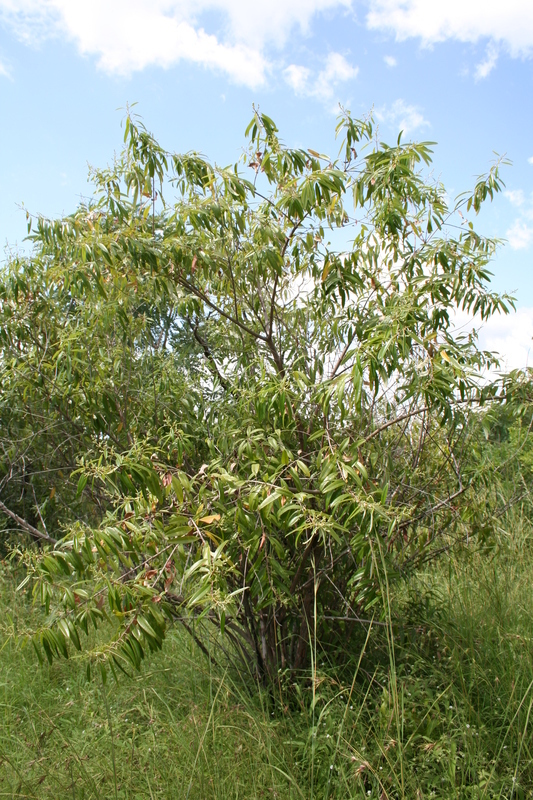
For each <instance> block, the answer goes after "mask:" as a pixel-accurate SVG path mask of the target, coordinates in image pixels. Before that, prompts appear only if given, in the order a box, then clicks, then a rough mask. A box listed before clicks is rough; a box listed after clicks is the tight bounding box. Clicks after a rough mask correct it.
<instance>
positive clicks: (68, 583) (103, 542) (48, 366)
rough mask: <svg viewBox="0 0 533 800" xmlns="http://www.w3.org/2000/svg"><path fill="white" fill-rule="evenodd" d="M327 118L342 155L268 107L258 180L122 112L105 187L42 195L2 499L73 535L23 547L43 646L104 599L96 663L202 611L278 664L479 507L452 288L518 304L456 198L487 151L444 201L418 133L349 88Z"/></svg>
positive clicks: (6, 314) (13, 335) (11, 325)
mask: <svg viewBox="0 0 533 800" xmlns="http://www.w3.org/2000/svg"><path fill="white" fill-rule="evenodd" d="M337 134H338V135H339V136H340V137H342V145H341V149H340V153H339V157H338V158H337V160H334V161H332V160H330V159H329V157H327V156H323V155H321V154H319V153H318V152H316V151H314V150H302V149H292V148H289V147H287V146H285V145H284V144H283V143H282V141H281V140H280V138H279V137H278V131H277V128H276V126H275V125H274V123H273V122H272V120H271V119H269V118H268V117H267V116H266V115H264V114H259V113H255V114H254V117H253V119H252V122H251V123H250V125H249V127H248V130H247V136H248V142H249V144H248V148H247V151H246V154H245V157H244V168H245V171H246V172H247V173H248V175H249V176H251V177H250V178H246V177H244V176H243V172H242V169H240V168H239V167H238V166H237V165H236V166H235V167H233V168H225V169H221V168H218V167H216V166H213V165H212V164H210V163H209V162H208V161H207V160H205V159H204V158H202V157H200V156H199V155H197V154H194V153H192V154H188V155H184V156H183V155H176V154H173V153H169V152H167V151H165V150H164V149H163V148H162V147H161V146H160V145H159V144H158V143H157V142H156V140H155V139H154V138H153V136H152V135H151V134H150V133H149V132H148V131H147V130H146V129H145V127H144V126H143V124H142V123H141V122H140V121H139V120H138V119H137V118H135V117H133V116H132V115H129V116H128V117H127V118H126V121H125V145H126V146H125V149H124V152H123V153H122V155H121V157H120V158H119V159H118V160H117V161H116V163H115V164H114V165H113V166H112V167H111V168H109V169H106V170H102V171H95V172H94V173H93V179H94V183H95V200H94V202H92V203H91V204H89V205H83V206H80V208H78V209H77V210H76V211H75V213H74V214H72V215H71V216H68V217H65V218H63V219H60V220H55V221H49V220H45V219H38V220H37V223H36V227H35V230H34V232H33V234H32V240H33V243H34V252H33V255H32V256H31V257H30V258H27V259H22V258H16V259H14V260H13V261H12V263H11V264H10V265H9V267H8V269H7V270H6V271H5V275H4V276H3V281H2V286H1V289H0V292H1V297H2V312H1V315H2V320H1V325H0V328H1V329H2V335H1V336H2V338H1V342H2V356H1V369H2V373H3V374H2V395H1V403H2V405H1V409H0V414H1V418H2V431H3V439H4V441H3V445H2V447H3V457H2V472H3V479H2V483H3V491H4V497H5V498H6V502H5V503H4V502H3V503H2V506H1V508H2V510H3V511H4V513H5V514H10V515H11V516H10V518H11V519H15V520H17V519H18V520H19V523H20V526H21V527H22V529H24V530H26V532H29V533H32V532H33V534H34V535H35V536H36V535H37V534H39V535H41V536H42V534H43V533H46V535H47V536H49V537H50V538H53V539H57V540H58V541H57V543H55V544H54V545H53V547H48V546H47V545H46V544H45V545H44V550H45V552H44V553H43V552H42V551H39V552H31V551H30V552H29V553H27V554H26V560H27V564H28V568H29V571H28V575H27V578H26V581H31V582H32V584H33V591H34V594H35V597H37V598H39V599H40V600H41V601H42V602H43V603H44V605H45V606H46V611H47V614H48V617H47V621H46V623H45V624H44V625H43V627H42V628H41V629H40V630H39V631H37V632H35V635H34V637H33V642H34V644H35V647H36V650H37V653H38V654H39V657H40V658H42V650H44V653H45V655H46V656H47V658H48V659H49V660H50V661H51V660H52V659H53V658H54V657H56V656H58V655H64V656H66V655H68V649H69V646H70V644H72V645H73V646H75V647H76V648H78V649H81V648H83V647H85V646H86V645H85V644H84V643H83V636H82V635H81V633H82V631H84V632H85V634H87V633H88V631H89V626H90V625H91V624H94V626H95V627H98V626H99V625H100V623H101V622H102V620H104V619H105V620H107V621H108V623H109V624H108V625H107V627H105V630H106V631H107V633H108V636H107V639H106V641H105V643H104V644H100V645H99V646H98V647H96V646H95V647H93V649H92V650H91V657H92V659H93V661H95V662H96V661H98V662H100V663H102V664H103V663H104V662H107V663H109V664H110V665H111V667H112V668H114V667H115V666H116V667H119V668H121V669H123V668H127V666H128V665H131V666H134V667H139V665H140V663H141V661H142V659H143V658H144V656H145V653H146V652H147V651H149V650H150V649H152V650H153V649H157V648H159V647H161V645H162V642H163V639H164V636H165V631H166V628H167V625H168V624H169V622H170V621H172V620H179V621H180V622H181V623H182V624H183V625H184V626H185V627H186V628H187V630H189V631H190V632H191V634H192V635H194V636H195V637H196V638H197V641H198V643H199V644H200V646H201V647H203V648H204V649H205V640H203V639H202V637H201V633H200V629H199V627H198V620H200V619H201V620H203V621H204V626H207V627H209V626H215V627H216V630H218V631H220V633H221V634H222V636H223V639H225V640H226V641H227V642H228V643H230V644H231V647H232V652H233V653H234V654H235V653H240V654H241V655H242V656H243V657H244V658H245V659H252V661H253V663H254V664H255V668H256V670H257V672H258V673H259V674H260V675H261V676H262V677H263V678H264V679H265V680H269V679H271V678H272V677H273V676H274V675H276V674H277V673H278V670H280V669H281V670H285V671H288V673H289V674H291V675H295V674H297V673H298V671H299V670H301V669H302V668H303V667H305V665H306V663H307V660H308V658H309V652H310V644H312V643H313V641H316V640H317V639H318V640H321V641H327V640H328V639H329V640H331V639H332V638H333V637H335V636H336V635H338V634H339V632H342V631H343V630H344V629H345V627H346V626H347V625H349V624H351V623H353V622H356V621H357V620H359V619H360V617H361V615H368V614H369V613H373V612H371V611H370V609H372V607H373V606H375V605H376V604H379V603H380V601H381V599H382V586H383V582H382V578H383V576H388V579H392V577H393V575H395V574H398V573H401V572H406V571H408V570H411V569H415V568H416V566H417V564H419V563H421V562H422V561H423V560H425V559H427V558H430V557H432V556H434V555H435V553H437V552H440V551H443V550H446V549H447V548H448V547H450V546H451V545H452V544H453V543H454V542H457V541H461V540H463V539H464V537H465V536H467V535H469V536H471V535H472V532H473V531H474V532H475V527H476V525H477V524H478V522H479V519H480V518H481V517H482V516H483V513H484V512H483V510H482V509H480V508H479V504H477V503H476V490H477V487H478V485H479V483H478V482H479V472H478V471H476V469H475V467H474V466H473V465H472V460H471V459H469V457H468V456H469V452H468V446H467V443H468V439H469V436H470V433H471V430H472V426H473V425H475V423H476V410H477V409H478V408H479V405H480V403H482V402H488V401H490V400H491V399H494V398H495V397H496V389H495V387H494V386H492V385H490V384H488V383H487V382H486V381H481V380H480V375H481V373H482V371H483V370H484V369H485V368H486V367H488V366H491V365H493V364H494V363H495V359H494V357H493V356H492V355H491V354H490V353H486V352H482V351H480V350H479V349H478V347H477V344H476V336H475V333H474V332H472V333H469V334H467V335H458V334H455V333H454V331H453V314H454V312H455V310H456V309H463V310H466V311H468V312H471V313H474V314H479V315H480V316H481V318H482V319H487V318H488V317H490V315H492V314H494V313H496V312H504V313H505V312H507V310H508V307H509V303H512V300H511V299H510V298H507V297H500V296H498V295H497V294H495V293H493V292H491V291H490V290H489V288H488V281H489V277H490V272H489V271H488V264H489V262H490V258H491V256H492V254H493V252H494V249H495V247H496V244H497V243H496V242H495V241H494V240H491V239H487V238H484V237H482V236H480V235H479V234H477V233H476V232H475V230H474V226H473V223H472V222H471V221H469V220H468V219H466V218H465V217H464V216H463V213H464V214H468V213H469V212H476V213H477V212H478V211H479V209H480V207H481V205H482V203H483V202H484V201H485V200H486V199H487V198H490V199H492V197H493V195H494V194H495V193H496V192H498V191H500V189H501V187H502V182H501V180H500V177H499V166H500V165H499V164H495V165H494V167H493V168H492V169H491V170H490V172H489V174H488V175H487V176H486V177H484V178H480V179H479V181H478V183H477V185H476V187H475V189H474V192H473V193H472V194H471V195H463V196H461V197H459V198H458V200H457V202H456V203H455V204H454V205H452V206H451V207H450V206H449V205H448V202H447V199H446V194H445V191H444V188H443V187H442V186H441V185H440V184H437V183H435V182H434V181H432V180H431V179H430V178H428V177H426V176H425V174H424V171H423V168H424V165H425V166H427V165H429V163H430V160H431V152H432V151H431V149H430V145H431V143H422V144H415V143H407V144H404V143H402V141H401V137H399V138H398V141H397V143H396V145H394V146H389V145H387V144H385V143H380V142H375V141H374V139H373V136H374V130H373V125H372V121H371V119H367V120H363V121H357V120H354V119H352V117H351V116H350V115H349V113H347V112H342V114H341V116H340V119H339V124H338V127H337ZM172 192H174V193H175V197H174V198H173V199H172V201H171V202H170V201H167V199H166V197H167V196H168V195H169V194H171V193H172ZM30 223H31V220H30ZM328 237H331V240H332V241H333V242H334V244H331V242H329V241H328ZM335 243H336V244H335ZM43 416H44V418H45V419H46V425H45V426H43V425H42V423H40V422H39V420H40V419H42V417H43ZM52 476H56V477H53V478H52ZM21 487H22V491H21ZM28 495H29V496H28ZM32 498H33V499H32ZM29 508H30V509H31V514H32V515H33V516H31V518H28V509H29ZM478 518H479V519H478ZM52 529H53V531H54V534H53V536H51V535H50V530H52ZM36 532H37V533H36ZM48 541H50V539H49V540H48ZM26 581H25V582H26ZM213 629H214V628H213Z"/></svg>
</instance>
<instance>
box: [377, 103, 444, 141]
mask: <svg viewBox="0 0 533 800" xmlns="http://www.w3.org/2000/svg"><path fill="white" fill-rule="evenodd" d="M374 113H375V116H376V119H377V120H378V122H385V123H387V124H389V125H392V126H394V127H396V128H398V129H399V130H401V131H403V132H404V133H405V134H407V133H412V132H413V131H415V130H417V129H419V128H427V127H429V126H430V123H429V122H428V120H427V119H424V116H423V114H422V113H421V112H420V110H419V109H418V108H417V106H411V105H408V104H407V103H406V102H405V101H404V100H396V101H395V102H394V103H393V104H392V106H390V107H389V108H387V107H386V106H384V107H382V108H376V109H375V112H374Z"/></svg>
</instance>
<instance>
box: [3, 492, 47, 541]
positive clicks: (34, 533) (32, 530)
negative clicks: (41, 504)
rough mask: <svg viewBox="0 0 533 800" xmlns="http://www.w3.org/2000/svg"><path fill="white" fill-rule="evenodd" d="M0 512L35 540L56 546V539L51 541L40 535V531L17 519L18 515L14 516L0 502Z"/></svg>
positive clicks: (42, 534) (19, 518)
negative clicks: (41, 540)
mask: <svg viewBox="0 0 533 800" xmlns="http://www.w3.org/2000/svg"><path fill="white" fill-rule="evenodd" d="M0 511H3V512H4V514H5V515H6V516H7V517H11V519H12V520H13V521H14V522H16V523H17V525H19V527H21V528H22V529H23V530H24V531H26V533H29V534H30V536H33V537H34V538H35V539H43V540H44V541H45V542H50V544H57V539H53V538H52V537H51V536H49V535H48V534H47V533H41V531H40V530H38V529H37V528H34V527H33V525H30V523H29V522H26V520H25V519H22V517H19V515H18V514H15V512H14V511H10V509H9V508H8V507H7V506H5V505H4V504H3V503H2V502H1V501H0Z"/></svg>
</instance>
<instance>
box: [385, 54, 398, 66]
mask: <svg viewBox="0 0 533 800" xmlns="http://www.w3.org/2000/svg"><path fill="white" fill-rule="evenodd" d="M383 61H384V62H385V64H386V65H387V66H388V67H395V66H396V64H397V63H398V62H397V61H396V59H395V58H394V56H383Z"/></svg>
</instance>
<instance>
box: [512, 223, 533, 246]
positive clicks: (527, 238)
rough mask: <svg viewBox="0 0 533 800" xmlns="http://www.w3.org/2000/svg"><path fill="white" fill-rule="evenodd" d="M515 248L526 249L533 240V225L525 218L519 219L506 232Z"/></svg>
mask: <svg viewBox="0 0 533 800" xmlns="http://www.w3.org/2000/svg"><path fill="white" fill-rule="evenodd" d="M506 236H507V239H508V240H509V244H510V245H511V247H512V248H513V250H524V249H525V248H526V247H529V245H530V244H531V243H532V242H533V227H532V226H531V225H528V224H527V222H525V221H524V220H520V219H517V220H516V222H514V223H513V225H511V227H510V228H508V230H507V232H506Z"/></svg>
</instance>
